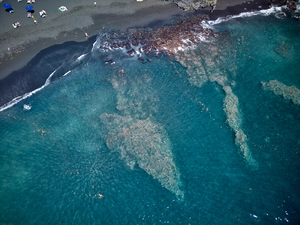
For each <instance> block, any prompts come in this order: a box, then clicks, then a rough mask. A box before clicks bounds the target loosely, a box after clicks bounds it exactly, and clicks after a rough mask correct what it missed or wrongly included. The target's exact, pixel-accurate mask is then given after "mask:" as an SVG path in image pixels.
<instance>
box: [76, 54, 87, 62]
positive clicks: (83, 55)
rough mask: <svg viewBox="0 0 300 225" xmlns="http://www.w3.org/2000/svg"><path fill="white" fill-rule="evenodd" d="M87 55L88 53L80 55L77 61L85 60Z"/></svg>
mask: <svg viewBox="0 0 300 225" xmlns="http://www.w3.org/2000/svg"><path fill="white" fill-rule="evenodd" d="M86 56H87V54H82V55H81V56H79V57H78V58H77V59H76V62H81V60H83V59H84V58H85V57H86Z"/></svg>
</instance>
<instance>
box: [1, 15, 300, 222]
mask: <svg viewBox="0 0 300 225" xmlns="http://www.w3.org/2000/svg"><path fill="white" fill-rule="evenodd" d="M213 29H215V30H216V32H217V33H218V36H217V37H216V38H215V39H213V40H211V41H210V42H206V43H201V44H199V46H198V48H197V49H195V50H191V51H187V52H185V53H178V54H179V55H180V57H179V58H176V59H172V58H168V57H164V56H162V57H159V58H155V57H153V58H152V62H147V63H146V64H143V63H141V62H140V61H139V60H135V59H133V58H126V57H124V58H123V57H120V58H118V59H117V58H116V56H118V57H119V56H121V55H122V53H121V52H115V53H114V54H113V57H115V58H114V59H115V63H114V64H109V63H108V64H106V63H105V62H104V61H103V60H101V59H102V58H101V57H102V53H99V52H98V51H97V49H94V50H93V52H92V53H91V54H89V55H87V56H86V57H85V58H84V59H83V60H82V62H81V64H80V65H78V66H77V67H75V68H74V69H72V70H71V72H70V73H68V74H67V75H66V76H62V77H60V78H57V79H55V80H54V81H53V82H51V83H50V84H49V85H48V86H46V87H45V88H43V89H42V90H41V91H39V92H37V93H35V94H34V95H32V96H30V97H28V98H26V99H24V100H23V101H21V102H19V103H18V104H16V105H14V106H12V107H11V108H8V109H6V110H4V111H2V112H0V127H1V129H0V137H1V139H0V140H1V148H0V152H1V154H0V155H1V157H0V161H1V163H0V178H1V179H0V185H1V188H0V202H1V204H0V222H1V224H167V223H168V224H234V223H235V224H285V223H290V224H299V222H300V216H299V215H300V194H299V188H300V178H299V171H300V164H299V162H300V161H299V159H300V158H299V148H300V136H299V135H300V126H299V122H300V113H299V112H300V108H299V107H300V106H299V105H297V104H294V103H293V102H292V101H291V100H289V99H288V98H286V97H283V96H282V95H278V94H274V92H273V91H272V88H271V89H265V88H263V86H262V83H261V82H269V81H270V80H276V81H278V82H280V83H282V84H284V85H285V87H286V89H284V90H283V92H288V93H291V91H290V89H289V87H290V86H295V87H296V88H295V89H293V92H292V94H295V95H294V96H295V97H296V98H297V97H298V98H300V97H299V93H298V92H297V90H299V88H300V79H299V69H300V65H299V63H298V62H299V59H300V54H299V49H300V44H299V41H298V37H299V34H300V29H299V21H296V20H291V19H287V18H284V19H278V18H276V17H274V16H268V17H263V16H254V17H250V18H237V19H231V20H228V21H226V22H223V23H220V24H216V25H214V26H213ZM61 47H62V48H63V47H64V46H63V45H62V46H61ZM191 55H192V60H190V61H188V62H187V63H184V60H183V59H187V58H189V59H191ZM50 63H51V62H49V64H50ZM199 63H200V66H199ZM188 66H189V67H188ZM187 68H191V69H187ZM195 71H196V72H195ZM199 71H202V72H199ZM203 71H204V72H203ZM199 74H201V75H199ZM276 88H277V89H278V87H275V89H276ZM292 94H291V95H292ZM24 104H25V105H28V106H30V107H31V109H30V110H26V109H25V108H24ZM243 134H244V135H245V136H246V138H243V137H244V136H243ZM239 137H240V138H239Z"/></svg>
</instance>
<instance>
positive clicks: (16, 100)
mask: <svg viewBox="0 0 300 225" xmlns="http://www.w3.org/2000/svg"><path fill="white" fill-rule="evenodd" d="M60 67H61V66H60ZM60 67H58V68H57V69H56V70H54V71H53V72H52V73H51V74H50V75H49V77H48V78H47V80H46V82H45V84H44V85H43V86H41V87H39V88H37V89H35V90H34V91H31V92H28V93H25V94H24V95H21V96H18V97H15V98H14V99H13V100H11V101H10V102H8V103H6V104H4V105H2V106H1V107H0V112H2V111H4V110H6V109H8V108H10V107H12V106H14V105H15V104H17V103H19V102H20V101H22V100H24V99H26V98H28V97H30V96H32V95H34V94H36V93H37V92H39V91H40V90H42V89H43V88H45V87H47V86H48V85H49V84H50V83H51V77H52V76H53V75H54V74H55V73H56V71H57V70H58V69H59V68H60Z"/></svg>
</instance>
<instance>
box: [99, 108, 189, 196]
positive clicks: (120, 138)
mask: <svg viewBox="0 0 300 225" xmlns="http://www.w3.org/2000/svg"><path fill="white" fill-rule="evenodd" d="M100 118H101V121H102V122H103V123H104V124H105V126H106V128H107V130H108V132H107V134H106V135H105V136H104V137H105V140H106V145H107V147H108V148H109V149H111V150H114V151H118V152H119V153H120V155H121V158H122V159H123V160H124V161H125V163H126V164H127V165H128V166H129V167H130V168H131V169H133V168H134V166H135V165H138V166H139V167H140V168H141V169H143V170H145V171H146V172H147V173H148V174H149V175H151V176H152V177H154V178H155V179H157V180H158V181H159V182H160V183H161V185H162V186H163V187H165V188H166V189H168V190H169V191H171V192H173V193H174V194H175V195H176V196H177V197H178V198H179V199H183V197H184V194H183V192H182V191H181V190H180V188H179V184H180V175H179V172H178V170H177V169H176V165H175V163H174V159H173V158H174V157H173V154H172V151H171V143H170V140H169V138H168V135H167V132H166V131H165V130H164V128H163V127H162V126H161V125H159V124H158V123H155V122H153V121H152V119H150V118H147V119H145V120H139V119H134V118H132V117H130V116H120V115H118V114H102V115H101V116H100Z"/></svg>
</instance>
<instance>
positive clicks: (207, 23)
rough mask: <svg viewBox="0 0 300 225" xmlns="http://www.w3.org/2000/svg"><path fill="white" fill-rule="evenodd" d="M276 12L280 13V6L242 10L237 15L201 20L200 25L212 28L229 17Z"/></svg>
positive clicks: (267, 14) (266, 14) (264, 14)
mask: <svg viewBox="0 0 300 225" xmlns="http://www.w3.org/2000/svg"><path fill="white" fill-rule="evenodd" d="M277 13H282V8H281V7H271V8H269V9H262V10H258V11H252V12H242V13H240V14H238V15H233V16H226V17H219V18H218V19H216V20H208V21H203V22H202V25H203V26H206V27H208V28H212V26H213V25H216V24H220V23H223V22H226V21H228V20H231V19H236V18H244V17H251V16H269V15H272V14H274V15H276V14H277Z"/></svg>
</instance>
